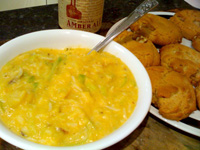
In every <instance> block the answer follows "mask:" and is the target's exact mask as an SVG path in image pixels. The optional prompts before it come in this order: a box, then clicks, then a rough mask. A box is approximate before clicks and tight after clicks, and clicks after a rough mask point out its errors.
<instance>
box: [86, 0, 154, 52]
mask: <svg viewBox="0 0 200 150" xmlns="http://www.w3.org/2000/svg"><path fill="white" fill-rule="evenodd" d="M157 5H158V2H157V1H156V0H145V1H144V2H142V3H141V4H140V5H139V6H138V7H137V8H136V9H135V10H134V11H133V12H131V13H130V14H129V16H128V17H127V18H126V19H125V20H124V21H123V22H122V23H121V24H119V25H118V26H117V27H116V28H115V29H114V30H113V31H112V32H111V33H110V34H109V35H108V36H107V37H106V38H105V39H103V40H102V41H100V42H99V43H98V44H97V45H96V46H95V47H94V48H93V49H92V50H90V51H89V52H88V54H90V53H91V52H92V51H94V50H95V51H97V52H98V51H99V50H100V49H101V48H103V47H104V46H106V45H107V44H108V43H110V42H111V41H112V40H113V39H114V38H115V37H116V36H117V35H119V34H120V33H121V32H122V31H124V30H125V29H127V28H128V27H129V26H130V25H131V24H132V23H134V22H136V21H137V20H138V19H139V18H141V17H142V16H143V15H144V14H146V13H148V12H149V11H150V10H152V9H153V8H154V7H156V6H157Z"/></svg>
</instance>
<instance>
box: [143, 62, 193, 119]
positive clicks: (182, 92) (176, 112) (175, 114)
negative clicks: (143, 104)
mask: <svg viewBox="0 0 200 150" xmlns="http://www.w3.org/2000/svg"><path fill="white" fill-rule="evenodd" d="M146 69H147V72H148V74H149V77H150V80H151V83H152V93H153V96H152V103H153V104H154V105H155V106H156V107H157V108H158V109H159V113H160V114H161V115H162V116H163V117H165V118H167V119H171V120H176V121H179V120H182V119H184V118H187V117H188V116H189V115H190V114H191V113H192V112H193V111H195V110H196V97H195V90H194V88H193V86H192V84H191V83H190V82H189V80H188V79H187V78H186V77H185V76H183V75H181V74H180V73H178V72H175V71H173V70H170V69H168V68H166V67H163V66H152V67H148V68H146Z"/></svg>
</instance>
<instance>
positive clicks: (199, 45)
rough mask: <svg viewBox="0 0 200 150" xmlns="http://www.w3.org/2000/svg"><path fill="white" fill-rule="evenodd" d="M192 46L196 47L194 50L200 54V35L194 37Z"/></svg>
mask: <svg viewBox="0 0 200 150" xmlns="http://www.w3.org/2000/svg"><path fill="white" fill-rule="evenodd" d="M192 46H193V47H194V49H196V50H197V51H199V52H200V34H199V35H196V36H194V38H193V39H192Z"/></svg>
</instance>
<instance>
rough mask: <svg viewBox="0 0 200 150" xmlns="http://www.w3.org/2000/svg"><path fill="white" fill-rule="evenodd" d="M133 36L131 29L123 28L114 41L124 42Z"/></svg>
mask: <svg viewBox="0 0 200 150" xmlns="http://www.w3.org/2000/svg"><path fill="white" fill-rule="evenodd" d="M133 36H134V34H133V32H132V31H127V30H125V31H123V32H122V33H120V34H119V35H118V36H117V37H116V38H114V41H115V42H117V43H119V44H122V43H126V42H128V41H130V40H132V39H133Z"/></svg>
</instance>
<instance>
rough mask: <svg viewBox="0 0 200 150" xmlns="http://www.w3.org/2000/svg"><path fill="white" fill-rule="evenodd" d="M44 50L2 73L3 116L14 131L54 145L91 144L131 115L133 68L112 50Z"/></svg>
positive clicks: (0, 115) (11, 64)
mask: <svg viewBox="0 0 200 150" xmlns="http://www.w3.org/2000/svg"><path fill="white" fill-rule="evenodd" d="M88 51H89V49H84V48H68V49H65V50H56V49H48V48H39V49H35V50H32V51H28V52H26V53H23V54H20V55H18V56H17V57H15V58H14V59H12V60H11V61H9V62H8V63H7V64H6V65H4V66H3V67H2V69H1V71H0V118H1V120H2V121H3V122H4V124H5V125H6V126H7V127H8V128H10V129H11V130H12V131H13V132H14V133H16V134H18V135H19V136H21V137H24V138H26V139H28V140H30V141H33V142H36V143H40V144H44V145H52V146H70V145H81V144H85V143H90V142H93V141H96V140H98V139H101V138H103V137H105V136H106V135H108V134H110V133H111V132H113V131H114V130H116V129H118V128H119V127H120V126H121V125H122V124H123V123H125V121H126V120H127V119H128V118H129V117H130V115H131V113H132V112H133V110H134V108H135V106H136V103H137V99H138V87H137V85H136V81H135V79H134V77H133V75H132V74H131V72H130V70H129V68H128V67H127V66H126V65H125V64H124V63H123V62H122V61H121V60H120V59H119V58H117V57H115V56H113V55H111V54H109V53H107V52H101V53H97V52H92V53H91V54H90V55H87V53H88Z"/></svg>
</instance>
